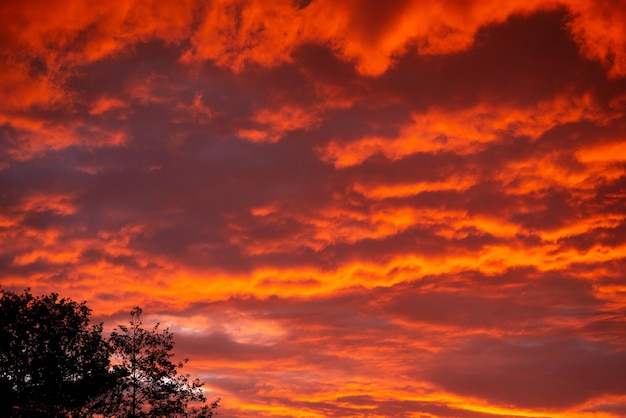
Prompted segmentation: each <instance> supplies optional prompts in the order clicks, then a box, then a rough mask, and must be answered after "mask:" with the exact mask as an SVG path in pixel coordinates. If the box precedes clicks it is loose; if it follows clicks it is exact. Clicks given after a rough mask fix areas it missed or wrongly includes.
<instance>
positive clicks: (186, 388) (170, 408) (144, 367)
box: [105, 307, 219, 418]
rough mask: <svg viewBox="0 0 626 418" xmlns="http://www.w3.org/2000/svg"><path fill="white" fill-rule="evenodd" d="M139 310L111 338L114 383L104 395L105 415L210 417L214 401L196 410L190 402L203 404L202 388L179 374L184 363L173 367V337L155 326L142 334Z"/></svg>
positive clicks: (213, 408) (196, 381) (200, 383)
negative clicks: (127, 323)
mask: <svg viewBox="0 0 626 418" xmlns="http://www.w3.org/2000/svg"><path fill="white" fill-rule="evenodd" d="M141 313H142V310H141V308H139V307H136V308H135V309H133V311H132V312H131V313H130V315H131V319H130V325H129V326H124V325H119V328H116V329H115V330H114V331H113V332H112V333H111V338H110V339H109V344H110V346H111V349H112V350H113V362H114V370H115V371H116V372H117V375H118V382H117V385H116V387H115V389H114V390H113V391H111V392H110V393H109V394H108V400H107V406H108V409H107V410H106V412H105V415H106V416H115V417H128V418H137V417H142V418H143V417H198V418H206V417H211V416H213V414H214V411H215V408H217V406H218V402H219V399H217V400H216V401H214V402H212V403H211V404H209V405H204V406H202V407H201V408H196V407H191V408H188V404H190V403H192V404H193V403H197V404H200V403H205V402H206V398H205V396H204V394H203V392H202V389H201V388H202V386H203V385H204V383H202V382H200V381H199V380H198V379H195V380H192V381H190V380H189V376H188V375H181V374H178V370H179V369H180V368H182V367H183V365H184V364H185V363H186V362H187V359H185V360H184V361H182V362H179V363H173V362H172V357H173V354H172V352H171V351H172V349H173V347H174V335H173V334H172V333H171V332H170V331H169V330H168V329H167V328H166V329H163V330H160V329H159V324H156V325H155V326H154V327H153V328H152V329H150V330H146V329H145V328H144V326H143V323H142V321H141Z"/></svg>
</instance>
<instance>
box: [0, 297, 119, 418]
mask: <svg viewBox="0 0 626 418" xmlns="http://www.w3.org/2000/svg"><path fill="white" fill-rule="evenodd" d="M90 313H91V310H90V309H89V308H87V306H86V305H85V303H84V302H83V303H80V304H79V303H76V302H74V301H71V300H69V299H59V297H58V295H57V294H56V293H52V294H50V295H44V296H39V297H35V296H33V295H32V294H31V293H30V289H27V290H25V291H24V293H22V294H16V293H13V292H9V291H5V290H1V291H0V391H1V392H0V416H2V417H68V416H71V417H81V416H91V415H92V414H93V413H97V412H98V411H99V410H101V408H102V406H103V404H101V403H100V402H99V401H98V397H99V396H100V395H101V394H102V393H103V392H105V391H107V390H108V389H110V388H111V387H113V381H112V375H111V373H110V362H109V356H110V351H109V347H108V344H107V342H106V341H105V340H104V339H103V338H102V325H101V324H100V325H93V326H89V316H90Z"/></svg>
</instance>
